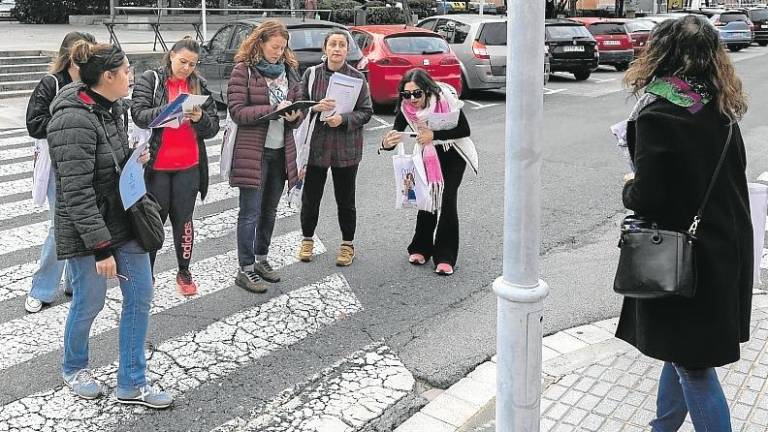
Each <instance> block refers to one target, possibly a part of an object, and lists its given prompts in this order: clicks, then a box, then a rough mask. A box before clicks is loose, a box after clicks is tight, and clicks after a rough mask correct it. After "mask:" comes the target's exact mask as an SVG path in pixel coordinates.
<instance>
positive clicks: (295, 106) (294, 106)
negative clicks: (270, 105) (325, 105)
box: [257, 101, 318, 121]
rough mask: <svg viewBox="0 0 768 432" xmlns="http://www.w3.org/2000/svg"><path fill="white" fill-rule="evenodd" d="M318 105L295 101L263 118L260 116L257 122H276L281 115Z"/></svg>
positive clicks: (313, 102) (310, 102) (312, 102)
mask: <svg viewBox="0 0 768 432" xmlns="http://www.w3.org/2000/svg"><path fill="white" fill-rule="evenodd" d="M317 104H318V103H317V102H315V101H296V102H294V103H292V104H290V105H288V106H287V107H285V108H283V109H279V110H277V111H274V112H272V113H269V114H267V115H265V116H261V117H260V118H259V119H258V120H257V121H266V120H277V119H279V118H280V116H281V115H283V114H286V113H289V112H291V111H303V110H305V109H309V108H312V107H313V106H315V105H317Z"/></svg>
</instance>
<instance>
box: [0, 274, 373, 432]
mask: <svg viewBox="0 0 768 432" xmlns="http://www.w3.org/2000/svg"><path fill="white" fill-rule="evenodd" d="M361 309H362V305H361V304H360V302H359V301H358V300H357V298H356V297H355V295H354V294H353V293H352V290H351V289H350V287H349V285H348V284H347V281H346V279H344V277H343V276H341V275H332V276H329V277H327V278H325V279H324V280H323V281H322V282H319V283H316V284H313V285H309V286H306V287H304V288H300V289H297V290H295V291H291V292H290V293H288V294H284V295H281V296H279V297H277V298H274V299H272V300H270V301H268V302H266V303H264V304H262V305H260V306H256V307H253V308H250V309H247V310H245V311H243V312H240V313H237V314H234V315H231V316H229V317H226V318H224V319H222V320H220V321H217V322H215V323H213V324H211V325H210V326H208V327H207V328H205V329H203V330H202V331H199V332H190V333H187V334H184V335H182V336H179V337H176V338H173V339H170V340H167V341H165V342H163V343H161V344H160V345H159V346H158V347H157V349H156V352H155V353H154V355H153V356H152V359H151V360H150V361H149V363H148V365H147V366H148V378H149V379H151V380H152V381H153V382H154V383H156V384H158V385H159V386H160V387H162V388H165V389H168V390H169V391H170V392H171V393H173V394H175V395H177V396H178V395H180V394H183V393H185V392H189V391H191V390H194V389H196V388H198V387H200V386H201V385H202V384H203V383H205V382H208V381H211V380H216V379H221V378H223V377H226V376H227V375H229V374H231V373H233V372H234V371H236V370H237V369H238V368H240V367H242V366H245V365H247V364H249V363H252V362H254V361H255V360H257V359H259V358H261V357H264V356H267V355H269V354H270V353H272V352H274V351H277V350H281V349H285V348H288V347H290V346H292V345H294V344H296V343H298V342H300V341H301V340H303V339H305V338H307V337H308V336H310V335H312V334H314V333H316V332H318V331H320V330H322V329H323V328H324V327H326V326H329V325H331V324H333V323H334V322H336V321H338V320H341V319H344V318H346V317H348V316H350V315H352V314H355V313H357V312H359V311H360V310H361ZM116 370H117V364H116V363H113V364H111V365H109V366H107V367H102V368H99V369H96V370H95V371H94V377H95V378H96V379H98V380H100V381H102V382H106V383H108V385H109V386H110V387H114V386H115V378H114V377H115V372H116ZM144 413H147V411H146V410H144V409H141V408H138V409H137V408H132V407H125V406H121V405H119V404H117V402H116V399H115V398H114V396H109V397H104V398H101V399H99V400H95V401H86V400H83V399H80V398H78V397H77V396H75V395H74V394H73V393H72V392H71V391H70V390H69V389H68V388H64V387H59V388H57V389H55V390H53V391H44V392H40V393H37V394H34V395H32V396H28V397H25V398H23V399H21V400H18V401H15V402H12V403H10V404H8V405H5V406H3V407H2V408H0V425H3V424H5V425H7V426H6V427H5V431H8V432H22V431H26V430H29V428H30V427H31V426H32V425H39V426H47V427H48V428H53V426H57V428H56V429H57V430H59V431H78V432H79V431H86V430H87V431H103V432H106V431H112V430H115V429H116V428H117V426H118V424H119V422H120V420H121V419H124V418H128V417H131V418H135V417H136V416H139V415H142V414H144ZM64 419H66V421H62V420H64ZM0 430H3V429H0Z"/></svg>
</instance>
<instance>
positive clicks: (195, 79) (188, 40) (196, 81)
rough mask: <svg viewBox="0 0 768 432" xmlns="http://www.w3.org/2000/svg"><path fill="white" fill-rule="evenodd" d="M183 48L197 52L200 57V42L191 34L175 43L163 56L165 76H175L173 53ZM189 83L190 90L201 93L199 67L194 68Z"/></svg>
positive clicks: (193, 92)
mask: <svg viewBox="0 0 768 432" xmlns="http://www.w3.org/2000/svg"><path fill="white" fill-rule="evenodd" d="M181 50H187V51H189V52H192V53H195V54H197V58H198V59H199V58H200V53H201V49H200V44H199V43H198V42H197V41H196V40H194V39H192V37H191V36H186V37H185V38H184V39H181V40H180V41H178V42H176V43H175V44H173V46H172V47H171V49H170V51H168V52H167V53H165V55H164V56H163V67H164V68H165V76H166V77H168V78H170V77H172V76H173V68H172V67H171V53H174V54H178V53H180V52H181ZM187 83H188V85H189V91H190V93H192V94H200V92H201V90H200V75H198V73H197V68H195V69H192V73H191V74H190V75H189V78H187Z"/></svg>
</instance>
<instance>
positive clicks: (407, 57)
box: [349, 25, 461, 105]
mask: <svg viewBox="0 0 768 432" xmlns="http://www.w3.org/2000/svg"><path fill="white" fill-rule="evenodd" d="M349 30H350V33H352V39H354V41H355V43H357V46H359V47H360V50H361V51H362V52H363V58H362V60H360V62H359V63H358V64H357V69H358V70H360V71H362V72H363V73H365V74H366V75H367V77H368V83H369V85H370V88H371V99H373V103H375V104H377V105H387V104H392V103H393V102H396V101H397V99H398V84H400V79H401V78H402V77H403V75H405V73H406V72H407V71H408V70H410V69H413V68H414V67H420V68H424V69H426V71H427V72H429V75H430V76H432V78H434V79H435V81H441V82H444V83H446V84H450V85H452V86H453V87H454V88H456V91H457V92H458V93H459V94H461V65H460V64H459V59H458V58H457V57H456V55H455V54H454V53H453V51H451V48H450V47H449V46H448V42H446V41H445V39H443V38H442V37H441V36H440V35H438V34H437V33H435V32H432V31H429V30H425V29H422V28H419V27H409V26H404V25H368V26H357V27H350V29H349Z"/></svg>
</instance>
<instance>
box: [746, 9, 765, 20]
mask: <svg viewBox="0 0 768 432" xmlns="http://www.w3.org/2000/svg"><path fill="white" fill-rule="evenodd" d="M749 16H750V18H752V21H765V20H768V9H761V10H753V11H750V12H749Z"/></svg>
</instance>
